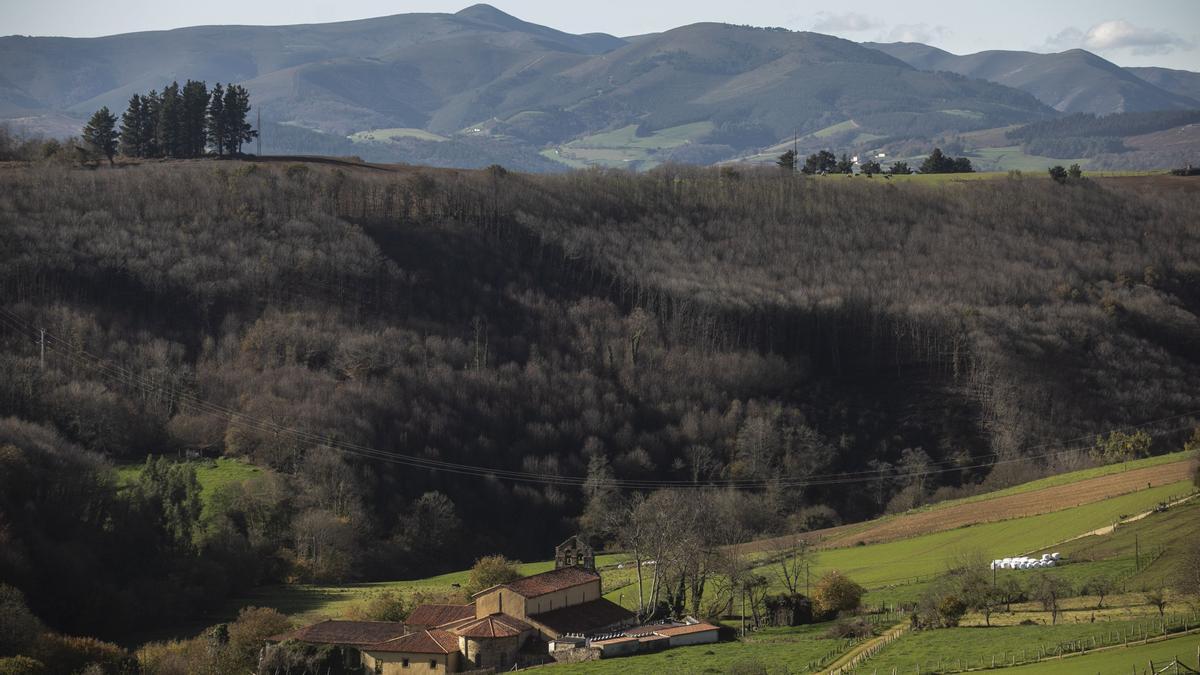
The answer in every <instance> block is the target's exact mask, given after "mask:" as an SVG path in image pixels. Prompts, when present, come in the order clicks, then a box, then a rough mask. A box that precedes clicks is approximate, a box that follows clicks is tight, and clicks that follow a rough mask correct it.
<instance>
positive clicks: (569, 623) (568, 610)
mask: <svg viewBox="0 0 1200 675" xmlns="http://www.w3.org/2000/svg"><path fill="white" fill-rule="evenodd" d="M529 618H530V619H532V620H534V621H536V622H538V623H540V624H541V625H543V626H545V627H547V628H549V629H551V630H553V631H555V632H557V633H559V634H560V635H561V634H564V633H591V632H593V631H598V630H601V629H603V628H608V627H609V626H614V625H617V624H623V623H626V622H628V621H631V620H632V619H633V618H634V615H633V612H631V611H629V610H627V609H625V608H624V607H622V606H620V605H618V604H617V603H615V602H613V601H611V600H606V599H604V598H600V599H598V600H592V601H590V602H585V603H582V604H579V605H571V606H568V607H560V608H559V609H555V610H551V611H549V612H542V613H541V614H534V615H532V616H530V617H529Z"/></svg>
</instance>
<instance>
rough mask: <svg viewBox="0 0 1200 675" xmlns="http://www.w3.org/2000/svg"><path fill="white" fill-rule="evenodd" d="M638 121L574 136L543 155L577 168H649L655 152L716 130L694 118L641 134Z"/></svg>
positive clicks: (682, 143)
mask: <svg viewBox="0 0 1200 675" xmlns="http://www.w3.org/2000/svg"><path fill="white" fill-rule="evenodd" d="M637 130H638V125H636V124H630V125H628V126H624V127H621V128H620V129H614V130H612V131H606V132H603V133H598V134H592V135H591V136H585V137H583V138H579V139H576V140H573V141H571V142H569V143H566V144H564V145H561V146H559V147H557V148H550V149H546V150H543V151H542V153H541V154H542V156H544V157H546V158H548V159H553V160H555V161H559V162H563V163H564V164H568V165H571V166H574V167H576V168H579V167H582V166H588V165H593V164H599V165H602V166H615V167H620V166H629V165H631V164H632V165H635V166H637V168H640V169H648V168H651V167H652V166H654V164H656V162H655V161H653V160H652V159H651V156H652V155H653V154H654V153H655V152H658V151H660V150H669V149H671V148H677V147H679V146H682V145H686V144H688V143H691V142H692V141H694V140H696V139H699V138H701V137H703V136H705V135H706V134H708V133H709V132H711V131H712V130H713V124H712V122H693V123H691V124H681V125H679V126H675V127H670V128H667V129H660V130H658V131H655V132H653V133H650V134H648V135H646V136H639V135H638V134H637Z"/></svg>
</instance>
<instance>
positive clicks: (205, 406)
mask: <svg viewBox="0 0 1200 675" xmlns="http://www.w3.org/2000/svg"><path fill="white" fill-rule="evenodd" d="M0 322H3V323H6V324H7V325H8V326H9V327H10V328H13V329H15V330H17V331H18V332H21V333H31V334H32V333H36V334H37V335H38V337H39V339H40V340H41V345H42V349H43V350H44V349H45V348H49V349H50V350H51V351H52V352H55V353H58V354H60V355H62V356H64V357H66V358H68V359H70V360H71V361H73V362H75V363H77V364H80V365H82V366H84V367H88V368H92V369H94V370H96V371H98V372H99V373H100V374H101V375H102V376H106V377H108V378H110V379H113V380H116V381H117V382H121V383H125V384H128V385H129V386H133V387H137V388H140V389H142V390H143V391H147V392H151V393H157V394H163V395H166V396H168V397H173V398H174V399H175V400H178V401H179V402H180V405H182V406H184V407H185V408H187V409H190V410H191V411H194V412H199V413H201V414H205V415H210V416H216V417H221V418H223V419H225V420H227V421H228V423H229V424H231V425H236V426H241V427H243V428H248V429H251V430H255V431H260V432H264V433H271V434H274V435H276V436H280V435H284V436H288V437H291V438H293V439H295V440H298V441H300V442H304V443H312V444H314V445H317V446H321V447H327V448H330V449H332V450H336V451H338V452H342V453H344V454H348V455H353V456H358V457H362V458H365V459H372V460H378V461H384V462H388V463H393V464H399V465H404V466H409V467H413V468H423V469H428V470H431V471H440V472H445V473H451V474H456V475H468V476H475V477H481V478H499V479H505V480H511V481H515V482H526V483H539V484H544V485H556V486H567V487H582V486H584V485H585V484H587V483H588V482H589V481H590V480H591V482H594V484H595V485H596V486H597V487H612V488H618V489H628V490H649V489H671V488H687V489H695V488H714V487H718V488H733V489H744V490H761V489H765V488H768V487H783V488H789V487H790V488H803V487H819V486H836V485H851V484H857V483H867V482H872V481H876V480H881V479H898V478H916V477H921V476H929V475H934V474H940V473H949V472H955V471H967V470H972V469H983V468H991V467H995V466H997V465H1001V464H1009V463H1015V462H1026V461H1030V460H1033V459H1042V458H1049V457H1053V456H1057V455H1062V454H1068V453H1074V452H1077V451H1078V450H1080V449H1085V448H1086V447H1088V446H1083V447H1074V448H1066V447H1063V442H1062V441H1059V442H1048V443H1044V444H1041V445H1035V446H1027V447H1026V448H1025V449H1026V450H1029V449H1037V448H1042V447H1051V446H1055V445H1057V446H1059V447H1060V448H1061V449H1059V450H1057V451H1054V452H1048V453H1043V454H1040V455H1028V454H1022V455H1020V456H1016V457H1010V458H1003V459H996V460H995V461H991V462H985V463H979V464H972V465H959V464H953V465H951V466H945V467H941V466H939V465H940V464H944V463H952V460H943V461H941V462H931V464H932V465H933V466H934V467H936V468H930V469H927V470H925V471H914V472H907V473H892V472H890V471H888V470H873V471H857V472H842V473H832V474H816V475H812V476H807V477H805V478H779V479H747V480H737V479H734V480H729V481H720V482H709V483H697V482H693V481H671V480H639V479H609V480H594V479H588V478H586V477H580V476H564V475H560V474H546V473H535V472H529V471H516V470H511V469H498V468H490V467H485V466H479V465H473V464H462V463H457V462H449V461H445V460H439V459H434V458H430V457H422V456H419V455H409V454H404V453H399V452H393V451H386V450H380V449H378V448H373V447H370V446H365V445H361V444H357V443H353V442H350V441H346V440H342V439H337V438H335V437H333V436H330V435H322V434H318V433H314V432H311V431H306V430H304V429H298V428H294V427H289V426H285V425H282V424H279V423H277V422H274V421H272V420H268V419H264V418H261V417H256V416H253V415H248V414H245V413H242V412H240V411H238V410H234V409H232V408H228V407H226V406H222V405H219V404H216V403H212V402H211V401H206V400H204V399H201V398H199V397H198V396H195V395H193V394H191V393H189V392H186V391H183V390H179V389H174V388H170V389H168V388H166V387H164V386H163V385H161V384H159V383H156V382H152V381H150V380H147V379H146V378H144V377H143V376H141V375H138V374H137V373H136V372H135V371H133V370H132V369H130V368H127V367H124V366H121V365H120V364H116V363H113V362H110V361H107V360H106V359H103V358H102V357H99V356H97V355H95V354H92V353H90V352H88V351H87V350H84V349H82V348H81V347H79V348H77V347H74V346H72V345H71V344H70V343H68V342H67V341H65V340H63V339H61V338H59V337H58V336H56V335H54V334H52V333H49V332H47V331H45V330H44V329H42V328H37V329H35V328H33V327H32V326H30V325H29V324H28V323H26V322H25V321H24V320H23V319H21V318H20V317H19V316H17V315H16V314H14V313H12V312H10V311H9V310H7V309H5V308H3V307H0ZM1197 414H1200V410H1196V411H1190V412H1186V413H1180V414H1177V415H1171V416H1167V417H1162V418H1158V419H1154V420H1148V421H1145V422H1140V423H1138V424H1133V425H1127V426H1124V427H1120V428H1118V429H1112V430H1110V433H1111V432H1112V431H1122V430H1131V429H1140V428H1144V427H1147V426H1151V425H1154V424H1161V423H1163V422H1168V421H1172V420H1176V419H1182V418H1187V417H1194V416H1196V415H1197ZM1190 427H1191V424H1190V423H1189V424H1186V425H1182V426H1178V427H1174V428H1171V429H1164V430H1158V431H1156V432H1155V433H1154V434H1152V435H1161V434H1166V433H1174V432H1176V431H1182V430H1186V429H1188V428H1190ZM1091 438H1093V436H1091V435H1088V436H1081V437H1078V438H1077V439H1068V440H1067V441H1066V442H1067V443H1070V442H1075V441H1078V440H1088V439H1091ZM983 456H985V457H986V456H995V457H999V454H998V453H987V454H986V455H983Z"/></svg>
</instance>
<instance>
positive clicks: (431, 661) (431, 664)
mask: <svg viewBox="0 0 1200 675" xmlns="http://www.w3.org/2000/svg"><path fill="white" fill-rule="evenodd" d="M429 669H430V670H437V659H429Z"/></svg>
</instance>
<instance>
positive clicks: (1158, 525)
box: [1058, 498, 1200, 588]
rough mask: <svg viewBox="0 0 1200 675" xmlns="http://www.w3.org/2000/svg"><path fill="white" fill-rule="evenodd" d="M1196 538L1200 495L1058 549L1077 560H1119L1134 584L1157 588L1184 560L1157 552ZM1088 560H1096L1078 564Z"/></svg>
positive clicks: (1172, 575) (1199, 518) (1163, 583)
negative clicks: (1161, 511) (1110, 531)
mask: <svg viewBox="0 0 1200 675" xmlns="http://www.w3.org/2000/svg"><path fill="white" fill-rule="evenodd" d="M1196 538H1200V498H1197V499H1193V500H1191V501H1190V502H1187V503H1186V504H1181V505H1179V506H1176V507H1173V508H1172V509H1171V510H1169V511H1167V512H1166V513H1155V514H1151V515H1150V516H1147V517H1146V518H1143V519H1141V520H1138V521H1135V522H1132V523H1128V524H1126V525H1122V526H1121V527H1119V528H1117V529H1116V530H1115V531H1114V532H1113V533H1112V534H1108V535H1104V536H1091V537H1084V538H1082V539H1077V540H1075V541H1072V542H1069V543H1067V544H1065V545H1063V546H1061V547H1059V549H1058V550H1059V551H1061V552H1062V553H1063V554H1064V555H1066V556H1069V557H1070V558H1071V559H1074V560H1090V561H1103V562H1106V563H1111V562H1114V561H1119V562H1120V563H1121V566H1122V571H1124V572H1128V573H1129V574H1128V575H1127V576H1128V585H1129V586H1130V587H1131V588H1141V587H1146V588H1154V587H1158V586H1164V585H1167V584H1168V581H1169V580H1170V579H1171V578H1173V577H1174V576H1175V575H1176V572H1177V571H1178V567H1179V565H1180V564H1181V561H1180V559H1179V557H1178V556H1173V555H1163V556H1161V557H1155V556H1156V554H1157V553H1158V552H1159V551H1160V550H1161V549H1163V548H1166V549H1167V551H1171V550H1174V549H1178V548H1179V547H1180V546H1182V545H1183V544H1185V543H1186V542H1189V541H1195V540H1196ZM1136 555H1140V556H1141V563H1140V564H1139V565H1135V564H1134V557H1135V556H1136ZM1086 564H1094V563H1085V564H1081V565H1078V566H1079V567H1082V566H1084V565H1086ZM1070 567H1072V566H1068V567H1067V568H1064V569H1069V568H1070ZM1138 570H1140V571H1138Z"/></svg>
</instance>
